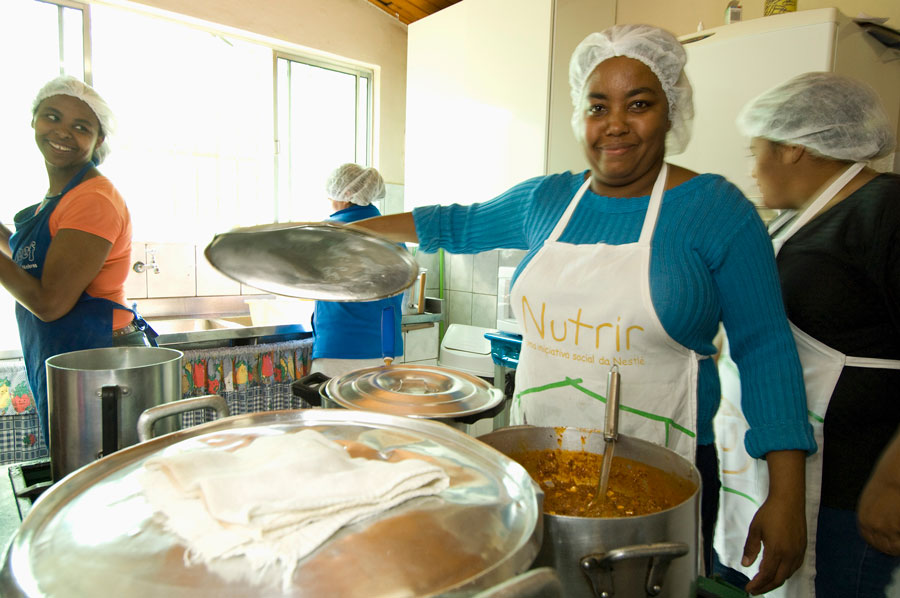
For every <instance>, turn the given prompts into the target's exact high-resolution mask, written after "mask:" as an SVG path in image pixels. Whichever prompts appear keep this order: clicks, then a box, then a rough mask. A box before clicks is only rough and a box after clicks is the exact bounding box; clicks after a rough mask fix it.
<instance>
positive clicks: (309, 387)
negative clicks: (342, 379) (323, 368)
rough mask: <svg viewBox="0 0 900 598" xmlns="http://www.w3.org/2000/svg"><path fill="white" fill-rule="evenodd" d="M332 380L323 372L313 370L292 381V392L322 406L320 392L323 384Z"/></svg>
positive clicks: (311, 403)
mask: <svg viewBox="0 0 900 598" xmlns="http://www.w3.org/2000/svg"><path fill="white" fill-rule="evenodd" d="M329 380H331V378H329V377H328V376H326V375H325V374H323V373H322V372H313V373H312V374H307V375H305V376H303V377H302V378H299V379H297V380H295V381H294V382H292V383H291V392H292V393H293V394H294V395H295V396H298V397H300V398H301V399H303V400H304V401H306V402H307V403H309V404H310V405H312V406H313V407H321V406H322V395H320V394H319V392H320V391H321V386H322V385H323V384H325V383H326V382H328V381H329Z"/></svg>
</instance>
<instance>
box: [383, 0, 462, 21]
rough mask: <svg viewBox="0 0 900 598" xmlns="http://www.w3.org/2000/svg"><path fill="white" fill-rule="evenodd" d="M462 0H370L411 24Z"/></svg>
mask: <svg viewBox="0 0 900 598" xmlns="http://www.w3.org/2000/svg"><path fill="white" fill-rule="evenodd" d="M459 1H460V0H369V2H370V3H371V4H374V5H375V6H377V7H378V8H380V9H381V10H383V11H385V12H386V13H388V14H389V15H391V16H393V17H396V18H397V19H399V20H400V22H402V23H406V24H407V25H409V24H410V23H412V22H414V21H418V20H419V19H421V18H422V17H427V16H428V15H430V14H434V13H436V12H437V11H439V10H441V9H443V8H447V7H448V6H451V5H453V4H456V3H457V2H459Z"/></svg>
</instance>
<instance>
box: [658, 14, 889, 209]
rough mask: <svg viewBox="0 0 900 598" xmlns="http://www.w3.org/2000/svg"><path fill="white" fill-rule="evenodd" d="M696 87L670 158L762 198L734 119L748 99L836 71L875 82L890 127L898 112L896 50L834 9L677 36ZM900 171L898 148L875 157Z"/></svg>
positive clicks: (886, 168)
mask: <svg viewBox="0 0 900 598" xmlns="http://www.w3.org/2000/svg"><path fill="white" fill-rule="evenodd" d="M680 40H681V42H682V44H684V48H685V50H686V51H687V56H688V61H687V66H686V67H685V71H686V72H687V75H688V77H689V79H690V81H691V85H692V86H693V88H694V113H695V116H694V123H693V124H694V126H693V133H692V137H691V142H690V144H688V147H687V148H686V150H685V151H684V152H683V153H681V154H679V155H677V156H671V157H670V161H671V162H672V163H674V164H677V165H679V166H684V167H686V168H690V169H691V170H695V171H697V172H713V173H717V174H721V175H724V176H725V177H726V178H728V180H730V181H731V182H733V183H734V184H736V185H737V186H738V187H740V189H741V190H742V191H743V192H744V194H745V195H746V196H747V197H749V198H750V199H751V200H753V201H754V202H755V203H757V204H758V203H759V190H758V188H757V186H756V184H755V183H754V181H753V178H752V177H751V176H750V169H751V167H752V163H751V160H750V152H749V140H748V139H746V138H745V137H742V136H741V135H740V133H739V132H738V130H737V128H736V127H735V124H734V121H735V117H736V116H737V114H738V112H739V111H740V109H741V108H742V107H743V106H744V104H745V103H747V102H748V101H749V100H751V99H753V98H755V97H756V96H757V95H759V94H760V93H762V92H764V91H766V90H767V89H769V88H771V87H774V86H775V85H777V84H779V83H782V82H784V81H786V80H788V79H790V78H791V77H794V76H795V75H799V74H800V73H805V72H808V71H833V72H836V73H840V74H843V75H848V76H851V77H854V78H857V79H860V80H862V81H865V82H867V83H869V84H870V85H872V87H874V88H875V90H876V91H877V92H878V93H879V95H880V96H881V98H882V101H883V103H884V105H885V107H886V110H887V112H888V117H889V118H890V119H891V121H892V124H893V125H894V128H895V130H896V129H897V125H898V119H900V51H898V50H896V49H890V48H888V47H887V46H885V45H884V44H882V43H881V42H879V41H878V40H876V39H875V38H874V37H873V36H872V35H870V34H869V33H867V32H866V30H865V29H864V28H862V27H860V26H859V25H858V24H857V23H855V22H854V21H853V20H852V19H850V18H848V17H846V16H844V15H843V14H841V13H840V12H839V11H838V10H837V9H834V8H822V9H816V10H805V11H798V12H793V13H785V14H780V15H774V16H769V17H762V18H759V19H753V20H749V21H742V22H738V23H734V24H731V25H724V26H722V27H716V28H714V29H707V30H705V31H700V32H697V33H694V34H690V35H685V36H682V37H681V38H680ZM873 166H874V167H875V168H876V169H877V170H880V171H894V172H900V154H897V153H895V154H891V155H890V156H887V157H885V158H882V159H880V160H877V161H876V162H874V163H873Z"/></svg>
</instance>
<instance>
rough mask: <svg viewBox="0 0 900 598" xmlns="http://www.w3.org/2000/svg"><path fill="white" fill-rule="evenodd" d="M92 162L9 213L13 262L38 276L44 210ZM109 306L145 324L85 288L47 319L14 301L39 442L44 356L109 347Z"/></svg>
mask: <svg viewBox="0 0 900 598" xmlns="http://www.w3.org/2000/svg"><path fill="white" fill-rule="evenodd" d="M93 166H94V164H93V163H91V162H88V163H87V164H85V166H84V167H83V168H82V169H81V170H80V171H79V172H78V173H77V174H76V175H75V176H74V177H73V178H72V180H71V181H69V183H68V184H67V185H66V186H65V188H64V189H63V191H62V193H60V194H59V195H56V196H54V197H52V198H49V201H47V203H46V204H45V205H44V207H43V208H42V209H41V210H40V211H38V212H36V210H37V207H38V205H39V204H34V205H32V206H29V207H27V208H25V209H24V210H22V211H20V212H19V213H18V214H16V216H15V218H14V223H15V228H16V232H15V233H14V234H13V235H12V236H11V237H10V239H9V247H10V249H11V251H12V255H13V259H14V260H15V262H16V263H17V264H18V265H19V266H20V267H21V268H22V269H23V270H25V271H26V272H28V273H29V274H31V275H32V276H34V277H35V278H38V279H40V278H41V276H42V274H43V271H44V260H45V259H46V258H47V249H48V248H49V247H50V241H51V236H50V215H51V214H52V213H53V210H55V209H56V206H58V205H59V202H60V200H61V199H62V198H63V196H64V195H65V194H66V193H68V192H69V191H70V190H71V189H73V188H74V187H76V186H77V185H78V184H79V183H80V182H81V180H82V179H83V178H84V175H85V174H86V173H87V172H88V170H90V168H91V167H93ZM113 309H124V310H127V311H130V312H132V313H133V314H134V316H135V320H134V323H135V324H136V325H137V326H138V328H140V329H144V328H143V327H145V326H146V322H144V320H143V318H141V317H140V316H138V314H137V313H136V312H135V311H134V310H133V309H130V308H128V307H125V306H124V305H119V304H118V303H116V302H114V301H110V300H109V299H105V298H103V297H91V296H90V295H88V294H87V293H82V294H81V297H80V298H79V299H78V302H77V303H75V306H74V307H73V308H72V309H71V310H70V311H69V313H67V314H66V315H64V316H63V317H61V318H59V319H58V320H54V321H52V322H44V321H42V320H41V319H40V318H38V317H37V316H35V315H34V314H33V313H31V312H30V311H28V310H27V309H25V308H24V307H23V306H22V305H21V304H19V303H16V322H17V323H18V326H19V339H20V341H21V343H22V354H23V356H24V358H25V372H26V374H27V376H28V384H29V385H30V386H31V392H32V394H33V395H34V398H35V401H36V402H37V410H38V417H39V419H40V425H41V431H42V436H43V440H44V442H45V443H48V439H49V438H50V436H49V432H50V430H49V406H48V398H47V371H46V368H45V366H44V363H45V362H46V360H47V358H49V357H53V356H54V355H59V354H60V353H68V352H70V351H79V350H82V349H97V348H101V347H111V346H112V344H113V342H112V314H113V311H112V310H113ZM151 334H152V331H151ZM154 336H155V334H154ZM151 342H152V339H151Z"/></svg>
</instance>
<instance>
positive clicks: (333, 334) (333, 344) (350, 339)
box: [312, 204, 403, 359]
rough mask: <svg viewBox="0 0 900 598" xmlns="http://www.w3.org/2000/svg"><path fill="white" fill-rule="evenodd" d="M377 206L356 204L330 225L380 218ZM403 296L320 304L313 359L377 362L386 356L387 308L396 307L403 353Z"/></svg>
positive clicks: (396, 331)
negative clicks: (383, 339)
mask: <svg viewBox="0 0 900 598" xmlns="http://www.w3.org/2000/svg"><path fill="white" fill-rule="evenodd" d="M380 215H381V212H379V211H378V208H376V207H375V206H373V205H371V204H370V205H368V206H357V205H352V206H350V207H349V208H347V209H344V210H340V211H338V212H335V213H334V214H332V215H331V216H329V217H328V219H327V220H326V221H327V222H356V221H357V220H365V219H366V218H373V217H375V216H380ZM402 303H403V295H402V294H401V295H397V296H394V297H388V298H387V299H379V300H377V301H363V302H347V303H341V302H336V301H316V310H315V314H314V315H313V332H314V333H315V340H314V342H313V351H312V358H313V359H319V358H329V359H374V358H378V357H382V348H381V347H382V344H381V317H382V311H383V310H384V308H385V307H393V308H394V350H395V353H396V355H397V356H399V355H402V354H403V335H402V334H401V332H400V319H401V317H402V313H403V312H402V309H401V308H402Z"/></svg>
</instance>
